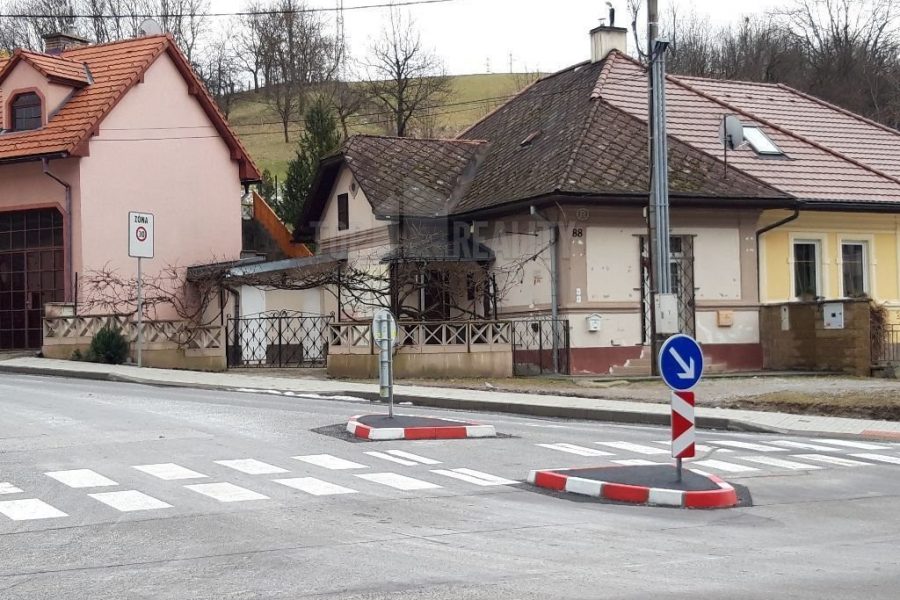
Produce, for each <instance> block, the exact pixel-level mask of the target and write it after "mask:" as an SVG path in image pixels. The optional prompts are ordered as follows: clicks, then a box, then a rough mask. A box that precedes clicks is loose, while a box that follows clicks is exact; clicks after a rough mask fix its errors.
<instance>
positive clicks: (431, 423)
mask: <svg viewBox="0 0 900 600" xmlns="http://www.w3.org/2000/svg"><path fill="white" fill-rule="evenodd" d="M347 431H349V432H350V433H351V434H353V435H354V436H356V437H358V438H361V439H364V440H373V441H374V440H450V439H463V438H484V437H497V431H496V430H495V429H494V426H493V425H482V424H480V423H474V422H472V421H460V420H455V419H440V418H437V417H416V416H410V415H394V416H393V417H391V416H388V415H359V416H356V417H351V419H350V421H349V422H348V423H347Z"/></svg>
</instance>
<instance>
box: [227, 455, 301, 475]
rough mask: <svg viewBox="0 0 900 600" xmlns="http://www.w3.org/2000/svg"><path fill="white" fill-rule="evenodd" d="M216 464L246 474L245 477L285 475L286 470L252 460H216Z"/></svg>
mask: <svg viewBox="0 0 900 600" xmlns="http://www.w3.org/2000/svg"><path fill="white" fill-rule="evenodd" d="M215 463H216V464H219V465H222V466H223V467H228V468H229V469H234V470H235V471H240V472H241V473H246V474H247V475H272V474H275V473H287V472H288V470H287V469H282V468H281V467H276V466H275V465H270V464H269V463H264V462H262V461H261V460H256V459H253V458H238V459H234V460H217V461H215Z"/></svg>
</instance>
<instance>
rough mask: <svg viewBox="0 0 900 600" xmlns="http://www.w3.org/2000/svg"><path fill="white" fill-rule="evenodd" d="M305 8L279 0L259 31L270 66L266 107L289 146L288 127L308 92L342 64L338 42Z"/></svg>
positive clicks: (295, 0) (296, 2) (294, 0)
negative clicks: (280, 126)
mask: <svg viewBox="0 0 900 600" xmlns="http://www.w3.org/2000/svg"><path fill="white" fill-rule="evenodd" d="M304 8H306V4H305V3H304V2H303V1H302V0H279V2H278V4H277V5H276V8H275V12H273V13H272V14H270V15H268V18H267V19H265V21H264V23H263V29H262V32H263V39H262V46H263V49H264V50H263V51H264V53H265V54H266V56H267V61H268V64H269V65H270V66H269V67H268V68H269V72H268V73H266V94H265V98H266V103H267V104H268V105H269V107H270V108H271V110H272V111H273V112H274V113H275V114H277V115H278V118H279V119H280V121H281V125H282V130H283V132H284V141H285V143H289V142H290V135H289V132H288V126H289V124H290V123H291V122H292V121H295V120H296V119H298V118H299V116H300V115H301V114H303V111H304V109H305V106H306V101H307V95H308V94H309V92H310V91H311V90H312V89H313V88H315V87H317V86H320V85H321V84H323V83H326V82H329V81H331V80H332V79H333V78H334V76H335V74H336V73H337V70H338V67H339V66H340V64H341V56H342V48H341V46H340V43H339V41H338V40H337V39H335V37H334V36H332V35H329V34H328V33H327V32H326V26H325V22H324V21H323V20H322V18H321V17H319V15H318V14H316V13H311V12H305V11H303V9H304Z"/></svg>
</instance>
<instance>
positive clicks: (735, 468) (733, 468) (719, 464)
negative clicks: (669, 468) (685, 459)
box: [691, 459, 759, 473]
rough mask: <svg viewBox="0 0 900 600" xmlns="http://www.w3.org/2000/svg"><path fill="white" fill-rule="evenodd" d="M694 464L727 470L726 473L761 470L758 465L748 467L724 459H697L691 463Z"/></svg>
mask: <svg viewBox="0 0 900 600" xmlns="http://www.w3.org/2000/svg"><path fill="white" fill-rule="evenodd" d="M691 464H692V465H701V466H704V467H707V468H709V469H713V470H716V471H725V472H726V473H752V472H754V471H759V469H757V468H756V467H748V466H746V465H737V464H734V463H730V462H725V461H724V460H713V459H708V460H697V461H694V462H692V463H691Z"/></svg>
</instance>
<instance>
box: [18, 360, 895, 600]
mask: <svg viewBox="0 0 900 600" xmlns="http://www.w3.org/2000/svg"><path fill="white" fill-rule="evenodd" d="M381 410H383V407H380V406H374V407H373V406H371V405H370V404H369V403H368V402H365V401H362V400H354V399H353V398H347V397H345V398H343V399H310V398H297V397H285V396H277V395H269V394H250V393H228V392H221V393H218V392H211V391H197V390H188V389H176V388H154V387H146V386H137V385H127V384H116V383H98V382H88V381H76V380H66V379H53V378H40V377H28V376H13V375H2V376H0V416H2V419H0V598H3V599H4V600H6V599H18V598H29V599H38V598H40V599H45V598H66V599H77V598H90V599H92V600H94V599H100V598H116V599H121V598H153V599H169V598H192V599H193V598H210V599H225V598H227V599H244V598H348V599H349V598H353V599H388V598H390V599H394V598H423V599H448V600H449V599H454V600H463V599H488V598H490V599H497V598H513V599H517V600H518V599H529V598H540V599H546V598H566V599H581V598H583V599H591V600H594V599H599V598H623V599H632V598H633V599H641V600H643V599H646V598H651V597H652V598H654V599H659V598H663V599H665V598H679V599H680V598H715V599H719V598H726V597H727V598H738V599H739V598H766V599H768V598H775V597H777V598H809V599H816V600H821V599H829V598H866V599H867V600H869V599H872V600H874V599H879V598H884V599H891V600H895V599H896V598H897V597H898V590H900V519H898V518H897V513H898V509H900V503H898V494H900V477H898V475H900V464H898V463H900V445H897V444H889V443H877V444H863V446H865V447H860V446H859V445H856V446H854V445H846V444H843V443H842V442H841V441H840V440H838V441H835V440H819V439H810V438H791V437H786V436H773V435H771V434H766V435H762V434H735V433H723V432H704V433H702V434H701V436H700V437H701V438H702V439H701V440H700V442H701V443H702V444H703V445H704V446H703V448H702V450H703V451H702V452H701V453H700V454H701V456H698V458H697V459H696V461H695V463H700V464H699V465H698V467H699V468H703V469H704V470H706V471H709V472H714V473H717V474H719V475H722V476H725V478H726V479H728V480H729V481H731V482H733V483H737V484H740V485H743V486H746V487H747V489H748V490H749V492H750V494H751V495H752V501H753V503H752V506H745V507H741V508H737V509H731V510H720V511H687V510H678V509H666V508H652V507H640V506H626V505H615V504H603V503H600V502H597V501H592V500H587V499H578V498H574V499H573V498H570V497H563V496H560V495H557V494H552V493H542V492H537V491H534V490H533V489H531V488H529V486H527V484H523V483H522V481H523V480H524V479H525V477H526V475H527V473H528V471H529V470H531V469H537V468H555V467H587V466H592V465H603V464H635V461H646V462H665V461H666V460H667V454H666V453H665V451H666V447H665V445H663V444H662V443H661V442H664V441H665V440H666V438H667V435H668V432H667V431H666V430H665V429H664V428H656V427H636V426H621V425H605V424H599V423H586V422H570V421H561V420H559V421H557V420H552V419H538V418H519V417H512V416H508V415H473V414H467V413H460V412H454V411H441V410H424V409H416V408H412V407H400V412H402V413H407V414H429V415H434V416H451V417H469V418H476V419H480V420H482V421H485V422H490V423H493V424H494V425H495V426H496V427H497V429H498V431H499V432H501V433H503V434H507V435H509V436H512V437H505V438H502V439H483V440H448V441H419V442H378V443H366V442H362V443H356V442H351V441H348V440H346V439H342V438H341V437H334V436H332V435H327V434H326V433H328V432H327V431H326V433H320V432H315V431H312V430H313V429H318V428H322V427H327V426H330V425H336V424H340V423H342V422H346V419H347V418H348V417H350V416H352V415H356V414H361V413H367V412H379V411H381ZM335 429H337V428H335ZM660 450H661V452H660ZM371 453H374V454H371ZM217 461H218V462H217Z"/></svg>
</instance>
